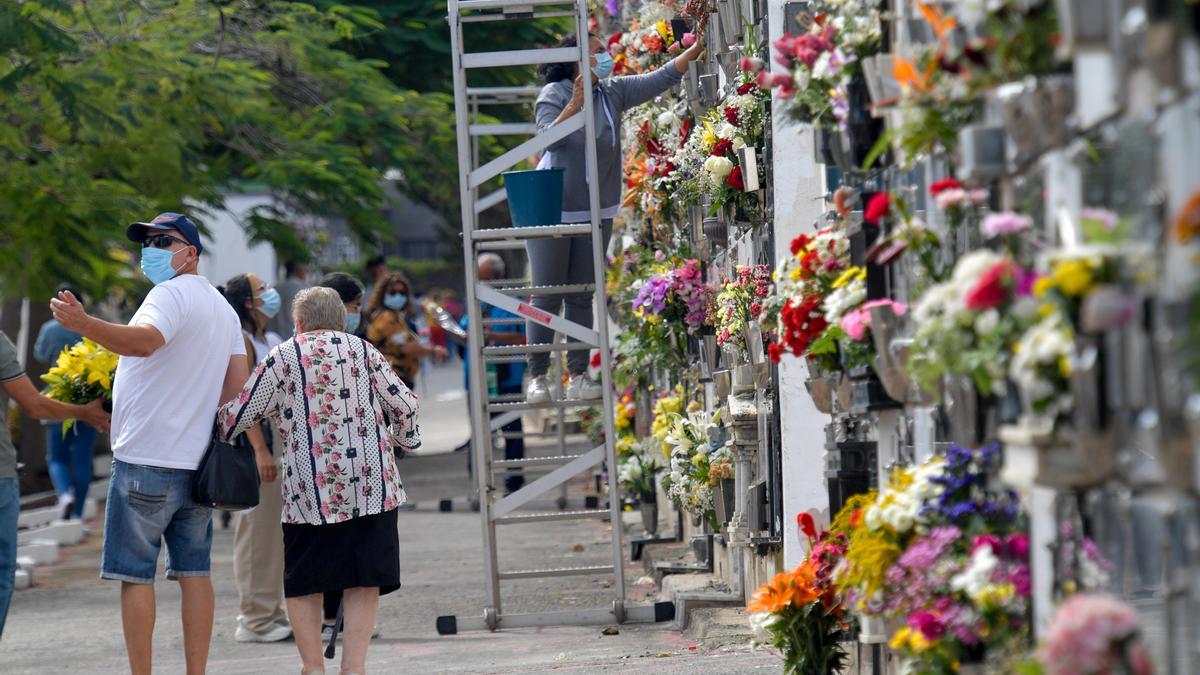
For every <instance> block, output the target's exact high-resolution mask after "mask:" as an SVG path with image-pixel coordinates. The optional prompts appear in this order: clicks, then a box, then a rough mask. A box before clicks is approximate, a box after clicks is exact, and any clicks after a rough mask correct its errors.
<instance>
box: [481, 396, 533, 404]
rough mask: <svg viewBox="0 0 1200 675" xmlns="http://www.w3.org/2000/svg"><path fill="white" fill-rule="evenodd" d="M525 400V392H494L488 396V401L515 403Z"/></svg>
mask: <svg viewBox="0 0 1200 675" xmlns="http://www.w3.org/2000/svg"><path fill="white" fill-rule="evenodd" d="M524 400H525V394H496V395H495V396H488V403H517V402H519V401H524Z"/></svg>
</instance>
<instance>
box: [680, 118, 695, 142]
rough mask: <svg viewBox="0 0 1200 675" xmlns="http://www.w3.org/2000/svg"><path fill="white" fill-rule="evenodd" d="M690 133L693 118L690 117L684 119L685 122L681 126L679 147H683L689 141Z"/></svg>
mask: <svg viewBox="0 0 1200 675" xmlns="http://www.w3.org/2000/svg"><path fill="white" fill-rule="evenodd" d="M690 133H692V118H690V117H688V118H685V119H684V120H683V124H682V125H681V126H680V128H679V147H683V144H684V143H687V139H688V134H690Z"/></svg>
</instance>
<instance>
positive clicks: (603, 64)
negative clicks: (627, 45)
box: [592, 52, 613, 80]
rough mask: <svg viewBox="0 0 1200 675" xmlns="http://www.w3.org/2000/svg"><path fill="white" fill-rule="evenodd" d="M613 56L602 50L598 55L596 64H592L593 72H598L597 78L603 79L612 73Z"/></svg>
mask: <svg viewBox="0 0 1200 675" xmlns="http://www.w3.org/2000/svg"><path fill="white" fill-rule="evenodd" d="M612 71H613V57H612V55H611V54H609V53H608V52H600V53H599V54H597V55H596V65H594V66H592V72H593V73H595V74H596V79H598V80H603V79H604V78H606V77H608V76H609V75H612Z"/></svg>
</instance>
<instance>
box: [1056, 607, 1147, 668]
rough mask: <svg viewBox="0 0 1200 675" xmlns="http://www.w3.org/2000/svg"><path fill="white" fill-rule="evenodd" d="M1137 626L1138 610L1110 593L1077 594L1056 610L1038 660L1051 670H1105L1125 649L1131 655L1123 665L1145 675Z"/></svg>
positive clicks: (1112, 664)
mask: <svg viewBox="0 0 1200 675" xmlns="http://www.w3.org/2000/svg"><path fill="white" fill-rule="evenodd" d="M1137 629H1138V615H1137V611H1135V610H1134V609H1133V608H1132V607H1130V606H1129V605H1127V604H1125V603H1123V602H1121V601H1120V600H1118V599H1116V598H1114V597H1112V596H1109V595H1103V594H1090V593H1076V594H1075V595H1072V596H1069V597H1068V598H1067V599H1066V600H1064V601H1063V603H1062V604H1061V605H1059V607H1058V611H1057V612H1055V614H1054V618H1053V619H1052V620H1051V622H1050V628H1049V630H1048V631H1047V632H1046V640H1045V643H1044V644H1043V646H1042V649H1041V652H1040V654H1039V656H1040V658H1039V661H1041V663H1042V664H1043V665H1044V666H1045V667H1046V669H1047V670H1048V672H1051V673H1108V672H1113V671H1114V670H1117V665H1118V664H1119V663H1120V660H1119V659H1120V658H1121V654H1122V651H1124V652H1126V653H1129V654H1130V655H1131V656H1132V657H1133V658H1131V659H1127V661H1129V662H1128V663H1127V664H1126V665H1128V666H1129V667H1130V668H1131V669H1132V670H1133V672H1135V673H1137V674H1138V675H1143V674H1145V675H1148V674H1149V673H1150V672H1151V670H1150V669H1149V661H1148V659H1145V658H1143V657H1142V656H1141V655H1140V654H1139V653H1138V650H1137V649H1136V648H1135V646H1136V645H1137V641H1136V634H1137ZM1131 638H1132V639H1131ZM1135 666H1136V667H1135Z"/></svg>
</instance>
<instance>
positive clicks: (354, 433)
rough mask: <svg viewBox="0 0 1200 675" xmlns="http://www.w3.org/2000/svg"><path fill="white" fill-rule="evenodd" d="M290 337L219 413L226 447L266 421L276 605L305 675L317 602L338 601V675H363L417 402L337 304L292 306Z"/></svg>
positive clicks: (316, 648)
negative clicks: (278, 448) (280, 564)
mask: <svg viewBox="0 0 1200 675" xmlns="http://www.w3.org/2000/svg"><path fill="white" fill-rule="evenodd" d="M292 316H293V318H294V320H295V322H296V336H295V337H293V338H292V339H291V340H288V341H286V342H284V343H282V344H280V345H279V346H277V347H275V348H274V349H272V350H271V351H270V352H269V353H268V354H267V356H266V358H265V359H264V360H263V361H262V362H261V363H259V365H258V367H257V368H256V369H255V371H254V373H253V375H251V377H250V380H249V381H248V382H247V383H246V386H245V388H244V389H243V390H242V393H241V395H240V396H239V397H238V398H236V399H234V400H233V401H230V402H229V403H226V404H225V405H224V406H222V408H221V410H220V412H219V421H220V423H221V429H222V431H223V433H224V434H225V435H226V436H227V437H231V436H236V435H237V434H239V433H241V432H243V431H245V430H246V429H248V428H250V427H251V426H252V425H253V424H255V423H257V422H259V421H260V420H263V419H264V418H268V417H269V418H270V419H271V420H272V422H273V423H274V424H276V425H277V426H278V428H279V434H280V437H281V439H282V441H283V445H284V450H283V452H282V453H280V454H281V459H282V463H283V473H282V476H281V481H280V483H281V484H282V489H283V518H282V520H283V537H284V596H285V597H286V598H287V603H288V614H289V615H290V617H291V620H292V627H293V629H294V631H295V636H296V647H297V648H298V649H299V650H300V658H301V660H302V661H303V670H302V672H303V673H305V674H309V673H323V672H324V660H323V659H322V653H321V614H322V612H321V599H322V593H324V592H326V591H344V603H345V625H346V637H345V644H344V648H343V651H342V667H341V672H343V673H362V672H364V669H365V664H366V652H367V644H368V643H369V641H370V637H371V630H372V627H373V626H374V625H375V617H376V612H377V610H378V608H379V596H380V595H381V594H386V593H390V592H392V591H394V590H396V589H397V588H399V587H400V548H399V547H400V543H399V532H398V530H397V524H396V508H397V507H398V506H400V504H402V503H404V501H405V495H404V487H403V486H402V485H401V483H400V477H399V474H398V473H397V471H396V458H395V455H394V453H393V451H392V449H393V446H400V447H404V448H414V447H417V446H418V445H419V444H420V441H419V439H418V435H417V398H416V396H415V395H414V394H413V393H412V392H411V391H409V389H408V387H406V386H405V385H404V383H403V382H402V381H401V380H400V378H399V377H397V375H396V373H395V372H394V371H393V370H392V368H391V366H390V365H389V364H388V362H387V360H386V359H385V358H384V357H383V355H382V354H380V353H379V351H378V350H377V349H375V347H373V346H372V345H371V344H370V343H369V342H366V341H364V340H362V339H361V338H358V337H355V336H353V335H350V334H348V333H346V332H345V326H346V309H345V306H344V305H343V304H342V300H341V298H340V297H339V296H338V294H337V292H336V291H334V290H332V289H329V288H309V289H305V290H303V291H301V292H300V293H299V294H297V296H296V299H295V301H294V302H293V305H292Z"/></svg>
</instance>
